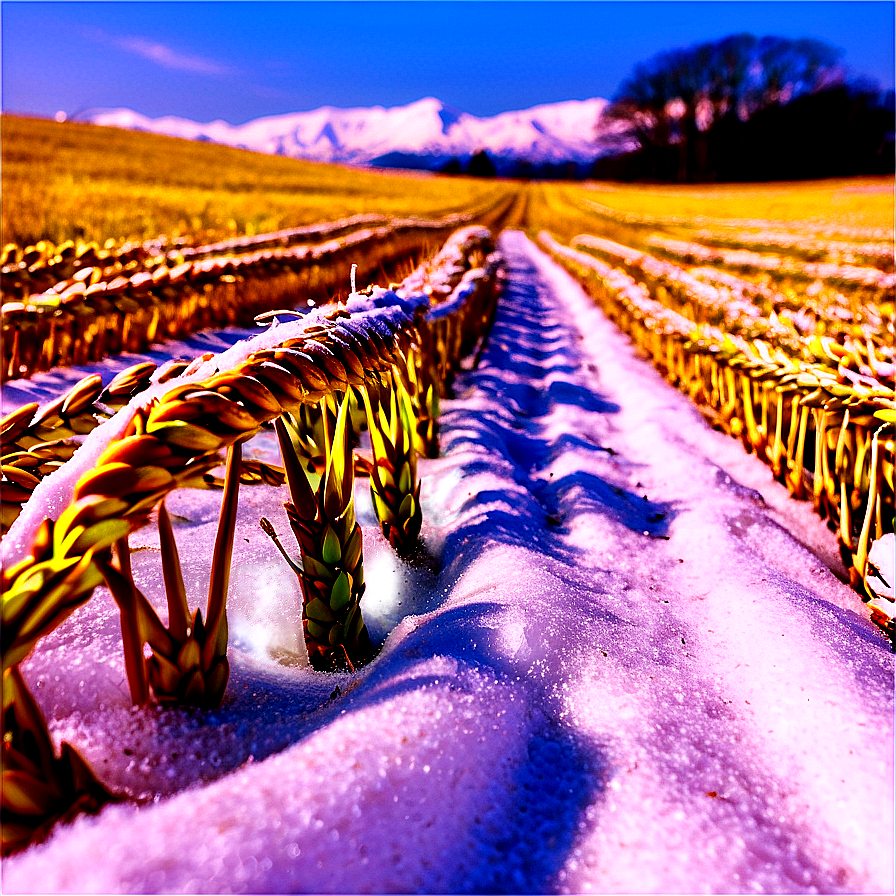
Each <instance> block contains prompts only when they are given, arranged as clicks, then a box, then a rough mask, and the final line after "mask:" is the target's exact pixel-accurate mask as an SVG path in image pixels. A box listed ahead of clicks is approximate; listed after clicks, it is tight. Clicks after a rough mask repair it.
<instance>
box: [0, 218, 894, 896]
mask: <svg viewBox="0 0 896 896" xmlns="http://www.w3.org/2000/svg"><path fill="white" fill-rule="evenodd" d="M500 246H501V248H502V250H503V252H504V253H505V256H506V258H507V260H508V267H509V278H508V282H507V289H506V292H505V294H504V296H503V298H502V300H501V302H500V304H499V310H498V315H497V319H496V322H495V327H494V329H493V331H492V332H491V334H490V336H489V338H488V340H487V343H486V345H485V349H484V351H483V353H482V357H481V363H480V364H479V366H478V367H477V368H476V369H475V370H469V371H467V372H464V373H462V374H460V375H459V376H458V377H457V380H456V382H455V397H454V398H452V399H450V400H446V401H445V402H444V406H443V416H442V427H443V444H442V448H443V453H442V456H441V457H439V458H437V459H434V460H428V461H422V462H421V470H422V473H423V477H424V478H423V496H422V500H423V505H424V517H425V527H424V532H423V534H424V538H425V540H426V542H427V544H428V546H429V547H430V549H431V550H432V552H433V553H434V554H436V555H438V556H439V557H440V558H441V561H442V568H441V571H440V572H439V573H438V574H437V575H436V574H431V573H429V572H427V571H425V570H422V571H421V570H417V571H411V572H409V571H408V570H407V569H406V568H405V567H403V566H402V565H401V564H399V563H398V561H396V560H395V559H394V557H393V556H392V555H391V554H390V553H389V552H388V548H387V547H385V546H384V543H383V541H382V538H381V536H379V534H378V530H376V528H375V527H374V525H373V524H372V519H371V517H370V515H369V512H368V511H367V510H364V509H363V508H362V509H361V510H360V511H359V519H362V520H363V521H364V526H365V530H364V539H365V578H366V580H367V584H368V591H367V594H366V595H365V598H364V601H365V604H364V605H363V606H365V609H364V613H365V617H367V618H368V620H369V621H371V620H372V622H373V624H372V628H373V629H375V630H377V631H379V632H380V633H382V637H385V644H384V646H383V649H382V652H381V653H380V655H379V656H378V657H377V659H376V660H375V661H374V662H373V663H371V664H370V665H369V666H368V667H366V668H365V669H364V670H362V671H360V672H359V673H358V674H357V675H355V676H349V675H343V676H338V675H337V676H329V677H328V676H323V675H321V674H319V673H313V672H311V671H310V670H309V669H308V668H307V667H306V668H303V667H301V666H292V667H289V668H284V667H283V666H278V665H277V664H276V663H275V662H273V661H272V660H271V659H270V657H268V658H267V659H265V657H264V656H260V655H259V654H257V653H254V654H253V653H251V651H250V650H249V649H248V648H247V647H246V645H245V644H244V643H241V642H240V641H239V639H237V643H236V644H232V645H231V663H232V667H233V676H232V678H231V684H230V686H229V688H228V694H227V697H226V698H225V703H224V705H223V706H222V707H221V709H220V710H218V711H216V712H215V713H210V714H206V715H203V714H197V713H190V712H187V711H180V710H166V711H164V712H159V711H156V710H152V709H132V708H131V707H130V706H129V701H128V699H127V693H126V690H125V689H124V686H123V673H122V671H121V659H120V647H119V643H118V640H117V638H118V635H117V618H116V615H115V612H114V608H113V607H111V604H110V602H109V601H108V600H107V599H99V598H97V599H94V600H93V601H91V602H90V604H88V605H87V606H86V607H85V608H83V610H81V611H79V612H78V614H75V615H74V616H73V617H72V619H71V620H69V622H67V623H66V625H65V626H62V627H61V628H60V629H59V630H58V631H57V632H54V633H53V634H52V635H51V636H49V637H48V638H46V639H45V640H44V642H42V644H41V645H40V646H39V648H38V650H37V651H35V656H34V657H33V658H31V659H29V661H28V662H29V669H28V674H29V675H30V676H31V678H30V679H29V680H30V681H31V682H34V681H39V682H40V684H39V685H35V687H34V690H35V693H36V694H37V696H38V699H39V700H41V704H42V706H43V707H44V709H45V711H46V712H47V714H48V716H49V717H50V719H51V727H52V728H53V730H54V731H55V733H57V734H59V735H64V736H65V737H66V739H68V740H70V741H71V742H72V743H73V744H74V745H75V746H76V747H77V748H78V749H81V750H83V751H84V753H85V756H86V758H87V759H88V761H90V762H91V763H92V764H93V765H94V767H96V768H97V769H99V770H100V772H101V775H102V776H103V777H104V780H107V781H109V782H110V783H113V784H115V785H116V786H119V787H126V786H130V787H132V788H134V787H136V786H137V785H136V784H135V783H134V782H135V781H139V786H140V787H142V788H143V789H144V790H145V792H147V793H150V794H154V795H155V798H156V801H147V802H146V803H145V804H143V805H141V806H135V805H134V804H132V803H128V804H124V805H120V806H113V807H110V808H108V809H106V810H105V811H104V812H103V813H102V814H101V815H100V816H99V817H98V818H81V819H79V820H77V821H76V822H75V823H74V824H72V825H70V826H65V827H60V828H59V829H58V830H57V831H56V832H55V833H54V835H53V837H52V839H51V840H50V841H49V842H48V843H46V844H45V845H43V846H40V847H36V848H34V849H30V850H28V852H27V853H25V854H23V855H22V856H19V857H14V858H12V859H7V860H5V862H4V869H3V884H4V891H5V892H20V891H21V892H221V893H226V892H317V893H327V892H355V893H364V892H373V893H389V892H417V893H428V892H436V893H454V892H489V893H500V892H526V893H552V892H571V893H585V892H606V893H609V892H622V893H639V892H649V893H695V892H770V893H780V892H785V893H789V892H794V893H808V892H831V893H833V892H851V893H855V892H863V893H870V892H892V889H893V840H894V829H893V828H894V822H893V819H894V814H893V806H894V792H893V791H894V785H893V746H894V738H893V655H892V654H891V653H890V651H889V647H888V644H887V641H886V639H885V638H884V636H883V635H882V634H881V633H880V632H879V631H878V630H877V629H876V628H875V627H874V626H873V625H872V624H871V623H870V621H868V619H867V618H866V614H865V613H864V611H863V605H862V603H861V601H860V599H859V598H858V596H857V595H856V594H855V593H854V592H853V591H852V590H851V589H850V588H849V587H847V586H846V585H845V584H844V583H843V582H842V581H841V580H840V579H838V578H837V576H836V575H835V571H836V570H837V558H836V552H835V550H834V547H833V538H832V536H831V535H830V533H829V532H827V530H826V529H825V528H824V525H823V524H822V523H821V522H820V521H819V520H818V519H817V518H816V517H815V516H814V515H813V513H812V511H811V508H810V507H809V506H808V505H806V504H800V503H798V502H794V501H792V500H791V499H790V498H789V497H788V496H787V493H786V491H785V490H784V489H783V487H781V486H779V485H778V484H777V483H775V482H773V481H772V478H771V474H770V472H769V471H768V469H767V468H766V467H765V466H764V465H762V464H761V463H760V462H759V461H758V460H756V458H753V457H750V456H748V455H746V454H745V453H744V452H743V450H742V448H741V447H740V444H739V443H738V442H736V441H735V440H733V439H731V438H729V437H727V436H725V435H722V434H720V433H718V432H715V431H713V430H712V429H710V428H709V427H708V426H707V425H706V424H705V422H704V421H703V419H702V417H701V416H700V415H699V413H698V412H697V411H696V410H695V409H694V407H693V406H692V405H691V404H690V403H689V402H688V400H687V399H686V398H685V397H684V396H682V395H680V394H679V393H677V392H676V391H675V390H673V389H672V388H670V387H669V386H668V385H666V384H665V383H664V382H663V380H662V379H661V378H660V376H659V375H658V374H657V373H656V372H655V371H654V370H653V369H652V368H651V367H650V366H649V365H648V364H647V363H646V362H644V361H642V360H640V359H639V358H638V357H636V355H635V351H634V349H633V347H632V346H631V344H630V342H629V340H628V339H627V337H625V336H623V335H622V334H621V333H620V332H619V331H618V330H617V329H616V328H615V327H614V326H613V325H612V324H611V323H610V322H609V321H608V320H607V319H606V318H605V317H604V315H603V314H602V313H601V312H600V311H599V310H598V309H597V308H596V306H595V305H594V303H593V302H592V300H591V299H590V298H589V297H588V296H587V295H585V294H584V293H583V291H582V289H581V288H580V287H579V285H578V284H577V283H576V282H575V281H574V280H573V279H572V278H571V277H570V276H568V275H567V274H566V273H565V272H564V271H563V270H561V269H560V268H559V267H558V266H557V265H555V264H554V263H553V262H552V261H550V260H549V259H548V258H547V257H546V256H545V255H544V254H543V253H542V252H541V251H540V250H539V249H538V248H536V246H535V245H534V244H533V243H532V242H530V241H529V240H528V239H527V238H526V237H525V236H524V235H523V234H521V233H519V232H506V233H504V234H503V235H502V237H501V239H500ZM271 492H272V495H271V497H269V498H265V497H264V494H263V491H262V490H260V489H258V490H251V489H249V490H246V496H245V500H244V496H243V492H241V495H240V504H241V508H240V513H241V514H242V515H244V516H243V517H242V518H241V522H243V523H245V526H244V527H243V528H240V525H241V523H240V522H238V530H237V531H238V538H237V544H238V551H237V552H236V554H235V556H234V565H235V569H234V577H233V579H232V581H236V582H238V583H239V582H242V583H243V585H242V586H241V588H240V589H237V591H238V593H236V594H235V593H234V590H235V589H234V588H233V587H232V588H231V595H230V601H232V602H233V610H232V613H231V610H230V609H228V613H229V614H231V622H232V632H236V631H237V630H239V629H240V626H241V625H242V622H241V620H242V621H243V622H244V621H245V619H246V618H248V616H249V615H251V613H252V612H253V611H254V610H257V609H258V607H259V605H260V604H262V603H263V602H264V600H265V599H266V595H267V593H268V591H269V590H270V589H269V579H268V575H269V573H268V572H267V570H274V572H277V571H278V570H279V574H280V575H281V576H285V577H287V578H288V577H290V576H291V573H289V570H288V569H286V568H285V564H283V563H282V561H281V560H280V558H279V556H278V555H277V554H276V552H275V550H274V549H273V547H272V546H271V545H270V542H269V541H268V540H267V539H266V537H265V536H263V534H261V533H260V530H259V528H258V525H257V520H258V515H259V514H260V513H261V512H265V513H268V512H269V511H268V509H267V506H266V505H264V503H263V502H264V501H269V502H270V503H271V504H273V505H276V504H277V503H278V500H279V498H278V496H277V494H276V492H274V490H271ZM208 494H209V493H207V492H199V493H197V494H196V495H195V496H194V497H192V498H189V500H195V501H197V502H198V501H202V500H207V495H208ZM186 501H187V499H186V498H185V499H184V502H185V503H184V504H183V505H182V506H181V507H180V512H181V514H182V515H183V518H184V519H186V518H187V517H189V518H190V519H189V520H187V522H185V523H184V526H183V529H182V535H183V537H184V538H185V539H186V538H187V536H190V535H191V533H192V532H193V531H194V530H195V532H196V533H198V534H197V536H196V537H197V540H200V537H201V535H202V532H205V531H207V532H208V533H209V534H208V536H206V541H207V542H208V543H210V542H211V540H212V539H213V537H214V522H215V513H214V512H211V513H209V512H207V511H206V510H203V511H202V512H201V513H200V512H199V510H197V509H194V507H193V506H192V505H189V504H187V503H186ZM359 503H360V502H359ZM196 506H197V507H198V506H199V505H198V504H197V505H196ZM188 523H190V524H191V525H188ZM193 523H195V524H193ZM281 528H282V527H281ZM146 537H147V542H146V545H145V549H143V550H141V552H140V553H139V554H138V553H137V552H136V551H135V556H138V557H140V558H143V557H147V558H149V557H150V555H151V553H152V550H153V547H152V544H151V539H150V538H149V536H146ZM179 537H180V536H179ZM200 547H201V545H200ZM368 551H369V554H368ZM208 554H209V552H208V550H207V545H206V549H205V550H200V549H199V548H197V549H196V550H195V553H194V554H192V555H190V556H185V557H184V565H185V568H186V569H188V570H189V574H190V575H191V576H194V577H195V578H196V579H197V580H202V579H203V577H205V576H207V571H206V570H205V569H203V568H202V564H203V562H207V557H208ZM368 567H369V572H370V574H369V575H367V573H368ZM292 579H294V577H292ZM278 581H279V582H281V583H284V584H281V585H278V586H277V589H279V592H278V593H280V595H281V596H282V594H283V593H285V589H286V588H287V587H288V586H287V585H286V584H285V583H286V578H281V579H279V580H278ZM291 587H292V588H293V589H294V590H295V582H294V581H293V583H292V585H291ZM389 588H392V589H393V593H392V596H391V597H388V599H387V598H386V597H385V596H384V595H385V592H386V591H387V590H388V589H389ZM275 590H276V589H275ZM155 596H156V598H158V595H155ZM390 601H391V603H390ZM386 604H389V607H388V608H387V609H386V610H384V609H383V607H384V606H385V605H386ZM228 606H229V608H230V604H229V605H228ZM409 613H410V615H409ZM378 614H379V615H378ZM389 614H391V616H389ZM282 615H283V614H281V616H280V618H278V619H277V620H275V622H274V623H273V624H274V625H278V626H280V627H283V626H284V620H283V618H282ZM387 616H389V619H388V622H383V620H385V619H386V617H387ZM287 621H288V620H287ZM260 624H261V623H259V625H260ZM262 634H263V633H262ZM386 635H388V637H386ZM260 640H261V641H263V640H264V638H263V637H260ZM334 681H335V682H337V683H338V684H339V685H340V686H341V688H342V693H337V692H335V691H334V692H333V694H332V696H331V689H332V688H333V682H334ZM131 755H133V756H134V758H133V759H130V758H128V757H129V756H131ZM138 759H139V760H140V761H139V762H138V761H137V760H138ZM185 845H189V848H185ZM85 856H101V857H102V860H97V861H95V862H94V861H90V862H85V860H84V857H85Z"/></svg>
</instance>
